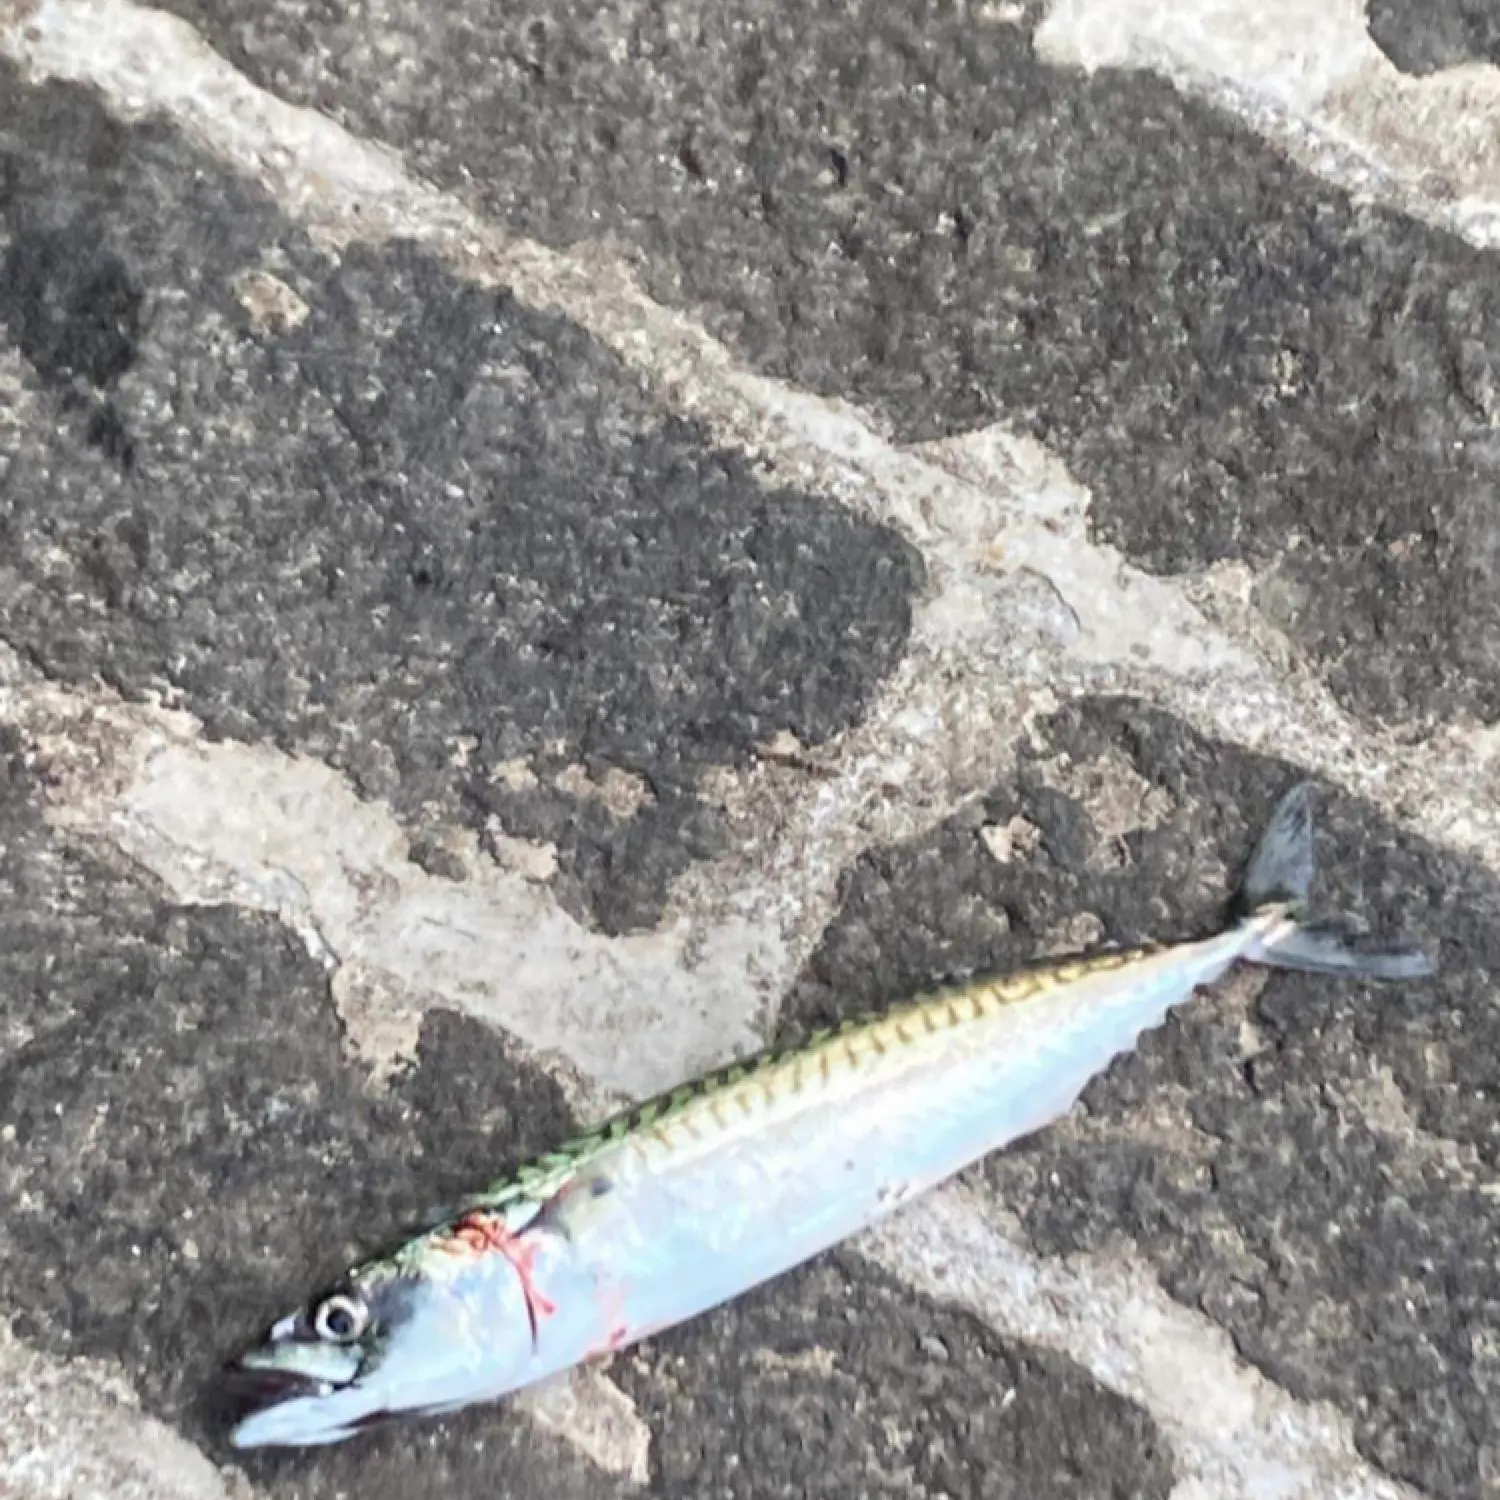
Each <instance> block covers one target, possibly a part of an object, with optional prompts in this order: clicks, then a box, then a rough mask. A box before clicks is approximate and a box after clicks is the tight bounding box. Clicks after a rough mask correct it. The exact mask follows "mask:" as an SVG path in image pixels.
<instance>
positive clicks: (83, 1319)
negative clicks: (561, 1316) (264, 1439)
mask: <svg viewBox="0 0 1500 1500" xmlns="http://www.w3.org/2000/svg"><path fill="white" fill-rule="evenodd" d="M44 774H45V768H41V767H33V768H28V767H27V766H26V765H25V764H24V757H23V755H22V753H21V750H20V747H19V745H18V743H17V741H16V739H15V737H14V736H13V735H11V734H10V733H9V732H8V731H0V852H3V858H0V1037H3V1039H4V1047H3V1051H0V1120H3V1121H4V1122H5V1125H4V1130H5V1135H4V1138H3V1140H4V1144H3V1145H0V1205H3V1207H0V1220H3V1225H4V1228H3V1231H0V1303H3V1305H4V1306H5V1307H6V1309H7V1310H8V1311H9V1312H10V1314H11V1316H12V1319H13V1323H14V1327H15V1330H16V1332H17V1333H18V1334H19V1335H20V1336H21V1337H23V1338H25V1339H26V1340H28V1341H29V1342H31V1343H33V1344H34V1345H36V1346H37V1347H39V1348H42V1349H45V1350H48V1351H50V1352H53V1353H57V1354H85V1355H94V1356H104V1357H108V1358H110V1359H113V1360H116V1361H118V1362H119V1363H120V1364H121V1365H123V1366H124V1368H125V1369H126V1370H127V1371H128V1373H129V1374H130V1376H131V1377H132V1379H133V1382H134V1384H135V1386H136V1388H137V1389H138V1390H139V1392H140V1393H141V1396H142V1399H143V1402H144V1404H145V1405H146V1407H147V1409H148V1410H149V1411H152V1412H153V1413H155V1414H157V1415H159V1416H162V1417H164V1418H166V1419H167V1420H169V1421H171V1422H172V1423H173V1424H174V1425H176V1426H178V1427H179V1428H181V1429H182V1430H183V1431H185V1432H186V1433H187V1434H188V1435H189V1436H191V1437H193V1438H194V1439H196V1440H198V1441H200V1442H202V1443H203V1444H204V1445H205V1446H206V1447H207V1448H208V1449H209V1451H210V1452H215V1453H217V1454H218V1456H220V1457H221V1458H222V1457H225V1456H226V1455H227V1452H228V1450H227V1449H226V1447H225V1445H224V1443H223V1440H222V1431H221V1428H220V1426H219V1420H220V1418H221V1417H222V1415H223V1412H222V1409H221V1408H220V1407H219V1406H218V1404H217V1402H216V1401H215V1398H214V1390H215V1386H214V1379H213V1377H214V1372H215V1371H216V1369H217V1368H218V1365H219V1363H220V1361H222V1360H223V1359H224V1358H225V1357H227V1356H228V1355H229V1354H231V1353H233V1352H236V1351H237V1350H238V1349H239V1348H240V1347H242V1345H243V1344H244V1342H245V1341H246V1339H247V1337H248V1336H249V1333H250V1331H251V1330H253V1329H255V1328H257V1327H260V1326H263V1325H264V1324H265V1323H266V1322H268V1321H269V1320H270V1319H271V1318H273V1317H277V1316H280V1314H281V1313H283V1312H284V1311H286V1306H285V1304H286V1302H287V1299H288V1298H289V1297H293V1296H296V1295H298V1291H297V1290H295V1289H310V1288H312V1287H314V1286H316V1285H318V1284H319V1283H320V1282H321V1281H322V1280H323V1279H324V1278H327V1277H329V1276H331V1275H333V1274H336V1273H337V1272H338V1271H339V1270H341V1269H342V1268H343V1266H344V1265H345V1264H346V1263H347V1261H348V1260H349V1259H350V1258H351V1256H353V1255H355V1254H358V1253H361V1252H364V1251H368V1249H369V1248H370V1247H371V1245H372V1244H375V1243H380V1242H385V1241H386V1240H388V1239H389V1237H390V1236H391V1234H392V1233H393V1230H394V1229H395V1228H396V1226H399V1225H401V1224H403V1223H409V1222H412V1221H413V1220H414V1219H416V1218H418V1217H420V1216H422V1215H425V1214H426V1213H427V1212H429V1211H430V1210H431V1209H432V1208H433V1207H434V1206H436V1205H439V1204H441V1203H442V1202H444V1201H446V1200H448V1199H449V1198H450V1197H451V1196H452V1195H453V1194H455V1193H457V1192H460V1191H463V1190H465V1189H468V1188H472V1187H473V1186H474V1184H475V1183H476V1182H482V1181H485V1180H487V1179H488V1178H489V1177H490V1176H492V1175H495V1174H497V1173H498V1172H499V1171H500V1170H501V1169H503V1167H504V1165H505V1163H506V1162H507V1161H513V1160H516V1159H517V1158H518V1157H523V1156H525V1155H527V1154H529V1153H530V1152H532V1151H536V1150H540V1149H543V1148H544V1147H545V1146H546V1145H548V1144H550V1143H551V1142H552V1141H554V1140H556V1139H557V1138H558V1136H559V1133H561V1132H564V1131H565V1130H566V1129H567V1128H568V1121H567V1115H566V1111H565V1110H564V1108H563V1106H562V1103H561V1099H560V1096H559V1094H558V1092H557V1090H556V1088H555V1086H554V1085H552V1084H551V1083H550V1082H548V1081H547V1080H546V1079H544V1078H542V1077H541V1076H539V1075H538V1074H536V1073H535V1072H534V1071H532V1070H529V1069H527V1068H525V1067H523V1066H521V1065H519V1064H518V1063H517V1062H515V1061H514V1060H513V1059H512V1058H511V1057H510V1056H509V1055H508V1053H507V1050H506V1047H505V1046H504V1044H503V1043H502V1042H500V1041H499V1040H498V1039H497V1038H496V1036H495V1035H494V1034H493V1033H492V1032H490V1031H488V1030H486V1029H485V1028H482V1027H479V1026H477V1025H475V1024H474V1023H472V1022H467V1021H461V1020H458V1019H456V1018H452V1017H446V1016H444V1015H442V1014H441V1013H436V1014H434V1015H432V1016H430V1017H429V1018H428V1021H427V1024H426V1027H425V1029H424V1033H423V1038H422V1045H421V1051H420V1055H419V1059H418V1062H417V1064H416V1066H415V1067H413V1068H412V1069H410V1070H408V1071H407V1072H406V1073H405V1074H404V1075H403V1076H401V1077H400V1078H399V1079H398V1080H396V1082H395V1083H394V1085H393V1087H392V1089H391V1090H390V1091H389V1092H388V1093H387V1092H384V1091H380V1092H376V1091H374V1090H372V1089H370V1088H369V1087H368V1080H367V1079H366V1078H365V1077H364V1076H363V1075H362V1073H361V1072H360V1070H358V1069H357V1068H355V1067H353V1066H351V1065H350V1064H348V1063H347V1062H346V1061H345V1060H344V1057H343V1054H342V1051H341V1048H340V1043H339V1037H338V1032H337V1026H336V1023H335V1021H334V1019H333V1009H332V1006H331V1004H330V1003H329V1000H328V996H327V991H326V985H325V984H324V982H323V978H322V975H321V973H320V972H319V971H318V970H317V969H316V968H315V967H314V966H313V964H312V963H311V961H310V960H309V959H308V958H307V957H306V956H305V954H303V953H302V952H301V951H300V950H298V949H297V948H296V947H295V946H294V940H293V939H292V938H291V937H290V935H289V934H288V933H287V932H286V931H285V930H284V929H282V928H281V927H279V926H278V925H277V924H276V923H274V922H273V921H270V920H269V919H265V918H259V917H250V916H246V915H243V914H239V913H236V912H233V911H229V910H223V909H194V910H183V909H181V908H178V907H175V906H173V905H171V904H170V903H168V902H166V901H163V900H162V899H160V897H159V896H158V895H157V894H156V893H155V892H154V891H153V890H152V889H151V888H150V887H148V886H147V885H145V884H143V883H141V882H140V881H139V880H138V879H135V878H133V877H132V876H131V874H130V872H129V871H128V870H126V869H123V868H119V867H116V866H112V865H111V864H110V863H108V862H106V861H104V860H102V859H100V858H96V857H94V856H93V855H92V854H89V853H85V852H80V851H78V850H74V849H70V848H68V847H66V846H65V845H63V844H61V843H60V842H59V841H58V840H57V839H56V838H55V837H54V836H53V835H52V834H51V833H50V832H49V831H48V830H47V829H46V828H45V826H44V825H43V824H42V822H41V819H40V800H39V797H38V791H39V786H40V780H39V778H40V776H41V775H44ZM486 1445H488V1448H489V1453H488V1456H486V1454H485V1447H486ZM245 1467H246V1468H247V1470H248V1471H249V1472H250V1473H251V1474H252V1475H254V1476H255V1477H259V1478H265V1479H268V1480H271V1481H274V1483H273V1488H274V1490H275V1492H276V1493H278V1494H288V1495H290V1494H297V1495H307V1496H315V1495H330V1496H331V1495H334V1494H338V1493H341V1492H347V1491H348V1490H349V1488H351V1487H356V1488H359V1489H360V1491H361V1492H362V1493H365V1494H369V1495H371V1496H390V1497H396V1496H402V1495H409V1494H411V1493H413V1488H412V1486H414V1485H415V1486H418V1487H425V1486H427V1485H428V1484H431V1483H436V1482H440V1481H441V1480H442V1478H443V1477H444V1476H445V1475H446V1476H447V1477H448V1478H449V1479H450V1480H451V1481H452V1482H454V1483H460V1484H462V1485H463V1486H464V1487H466V1488H467V1487H471V1486H472V1485H474V1484H476V1483H479V1482H481V1481H482V1482H485V1483H489V1484H493V1483H495V1482H496V1481H497V1479H502V1480H504V1481H505V1482H506V1483H507V1484H513V1485H514V1486H515V1487H516V1488H517V1489H519V1490H521V1492H523V1493H528V1492H534V1493H540V1492H541V1491H542V1489H543V1488H544V1486H545V1488H546V1489H547V1490H548V1492H549V1493H550V1492H552V1490H553V1487H554V1486H555V1485H560V1486H561V1488H562V1492H563V1493H565V1494H570V1495H578V1496H580V1497H582V1496H586V1495H599V1494H609V1493H611V1481H609V1480H608V1478H607V1476H603V1475H600V1474H599V1473H597V1472H595V1471H593V1470H592V1469H591V1468H590V1466H588V1465H586V1464H584V1463H583V1461H582V1460H581V1459H580V1458H579V1457H578V1456H577V1455H576V1454H574V1453H573V1452H572V1451H571V1450H570V1449H568V1448H566V1447H564V1446H562V1445H560V1444H558V1443H556V1442H555V1441H552V1440H549V1439H544V1438H541V1437H539V1436H538V1435H537V1434H536V1433H535V1432H534V1431H533V1430H532V1429H531V1428H530V1426H529V1424H527V1423H526V1422H524V1421H523V1420H522V1419H520V1418H519V1417H514V1416H512V1417H510V1418H509V1419H507V1420H503V1421H500V1422H498V1423H497V1422H496V1420H495V1416H494V1413H493V1412H492V1413H490V1414H489V1416H488V1419H487V1420H482V1419H475V1420H474V1421H472V1422H470V1423H468V1424H467V1426H466V1425H465V1424H453V1425H452V1426H451V1427H450V1429H449V1432H448V1436H447V1438H446V1439H445V1440H443V1441H442V1442H435V1441H434V1438H433V1434H432V1431H431V1430H428V1431H416V1430H411V1431H408V1432H406V1433H404V1434H395V1435H393V1436H391V1437H385V1438H377V1439H375V1440H374V1441H372V1442H371V1443H368V1444H360V1445H356V1446H354V1447H351V1448H349V1449H348V1450H347V1451H345V1452H342V1453H340V1454H338V1455H335V1456H333V1457H332V1458H328V1459H325V1460H324V1461H322V1462H320V1463H319V1464H317V1465H310V1464H309V1463H308V1462H307V1461H306V1459H305V1458H303V1459H297V1458H292V1459H286V1458H262V1457H254V1458H252V1459H251V1460H250V1461H249V1462H248V1463H246V1464H245Z"/></svg>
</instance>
